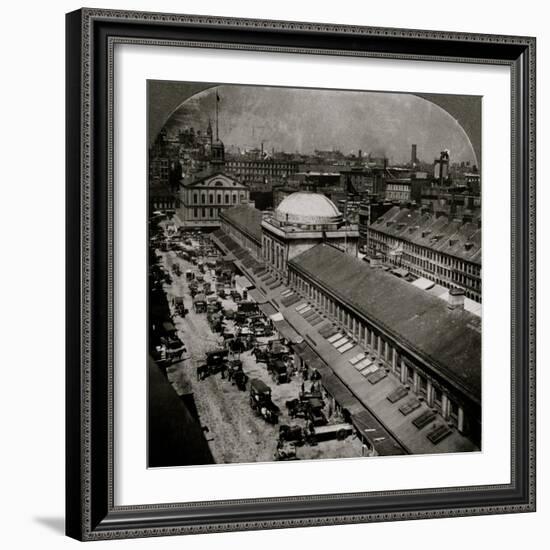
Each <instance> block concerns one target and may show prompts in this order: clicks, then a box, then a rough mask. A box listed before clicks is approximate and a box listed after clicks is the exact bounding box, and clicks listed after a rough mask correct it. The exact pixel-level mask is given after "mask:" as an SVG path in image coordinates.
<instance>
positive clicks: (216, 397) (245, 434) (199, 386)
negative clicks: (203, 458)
mask: <svg viewBox="0 0 550 550" xmlns="http://www.w3.org/2000/svg"><path fill="white" fill-rule="evenodd" d="M163 262H164V265H165V267H166V268H167V269H168V270H169V271H170V273H171V274H172V279H173V281H172V284H171V285H169V286H167V287H166V290H167V294H168V297H169V298H170V297H171V296H183V297H184V303H185V307H186V308H187V309H188V310H189V313H188V314H187V315H186V317H185V318H184V319H183V318H181V317H179V316H175V318H174V319H175V322H174V324H175V326H176V328H177V329H178V331H179V335H180V338H181V339H182V341H183V342H184V343H185V346H186V348H187V353H186V355H185V356H184V359H183V360H182V361H180V362H179V363H174V364H173V365H171V366H170V367H169V368H168V370H167V375H168V379H169V381H170V382H171V384H172V385H173V387H174V388H175V390H176V392H177V393H178V394H179V395H183V394H188V393H193V394H194V400H195V404H196V407H197V412H198V415H199V418H200V423H201V425H202V426H203V429H205V431H206V439H207V440H208V444H209V446H210V449H211V451H212V455H213V456H214V460H215V461H216V462H217V463H236V462H238V463H245V462H265V461H271V460H273V458H274V455H275V450H276V444H277V438H278V433H279V426H278V425H275V426H273V425H271V424H269V423H267V422H266V421H265V420H264V419H263V418H261V417H259V416H256V414H255V413H254V411H253V410H252V409H251V408H250V405H249V392H248V389H247V391H244V392H243V391H239V390H238V389H237V387H236V386H235V385H233V384H232V383H231V382H229V381H228V380H227V379H222V378H221V376H220V374H217V375H212V376H209V377H208V378H206V379H205V380H202V381H199V380H197V376H196V368H197V366H199V365H200V364H203V363H204V357H205V353H206V352H207V351H210V350H213V349H216V348H218V347H220V345H221V343H222V341H221V338H220V337H219V336H218V335H217V334H215V333H213V331H212V330H211V329H210V326H209V325H208V322H207V319H206V314H204V313H202V314H197V313H195V312H194V311H193V307H192V300H191V296H190V294H189V289H188V286H187V282H186V281H185V271H186V270H187V269H193V270H194V271H197V268H196V266H193V265H192V264H191V263H190V262H187V261H185V260H182V259H180V258H178V257H177V256H176V254H175V253H174V252H167V253H163ZM174 263H178V264H179V266H180V269H181V273H182V275H181V276H179V277H178V276H176V275H175V274H173V273H172V264H174ZM205 279H206V280H211V275H210V274H208V273H207V274H206V276H205ZM224 308H226V309H227V308H233V309H236V304H235V303H234V302H232V301H231V300H224ZM264 341H267V339H264ZM240 359H241V360H242V362H243V370H244V371H245V372H246V374H247V375H248V376H249V377H250V378H259V379H261V380H263V381H264V382H265V383H266V384H268V385H269V386H270V387H271V388H272V399H273V402H274V403H275V404H276V405H277V406H278V407H279V408H280V410H281V416H280V419H279V425H280V424H296V423H298V424H302V425H303V424H304V421H303V420H302V419H294V420H291V419H290V418H289V417H288V415H287V412H286V407H285V402H286V401H287V400H289V399H293V398H295V397H297V396H298V392H299V390H300V386H301V383H302V380H301V377H299V376H295V377H293V378H292V379H291V381H290V382H289V383H286V384H280V385H277V384H276V383H275V382H273V380H272V379H271V376H270V375H269V373H268V372H267V369H266V365H265V364H263V363H256V361H255V358H254V356H253V355H252V354H251V352H250V351H249V352H245V353H243V354H241V355H240ZM306 384H307V382H306ZM358 456H361V444H360V442H359V440H358V439H357V438H356V437H355V436H350V437H348V438H347V439H346V440H344V441H337V440H333V441H327V442H323V443H320V444H318V445H316V446H314V447H312V446H307V445H304V446H302V447H298V448H297V457H298V458H300V459H314V458H345V457H358Z"/></svg>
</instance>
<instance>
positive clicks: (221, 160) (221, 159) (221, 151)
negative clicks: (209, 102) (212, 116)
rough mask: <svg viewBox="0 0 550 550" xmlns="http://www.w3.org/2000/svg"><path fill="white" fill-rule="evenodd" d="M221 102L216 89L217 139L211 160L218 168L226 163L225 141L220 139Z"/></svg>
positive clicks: (213, 145) (213, 143)
mask: <svg viewBox="0 0 550 550" xmlns="http://www.w3.org/2000/svg"><path fill="white" fill-rule="evenodd" d="M219 103H220V96H219V95H218V92H217V91H216V139H215V140H214V141H213V142H212V148H211V153H210V155H211V157H210V162H211V164H212V165H213V166H215V167H216V168H218V169H221V168H222V167H223V165H224V164H225V147H224V145H223V142H222V141H220V135H219V120H218V118H219Z"/></svg>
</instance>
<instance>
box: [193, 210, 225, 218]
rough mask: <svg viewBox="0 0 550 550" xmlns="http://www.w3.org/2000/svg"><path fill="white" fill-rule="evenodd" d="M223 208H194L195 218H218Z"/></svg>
mask: <svg viewBox="0 0 550 550" xmlns="http://www.w3.org/2000/svg"><path fill="white" fill-rule="evenodd" d="M221 211H222V209H221V208H193V219H195V220H207V219H217V218H218V217H219V213H220V212H221Z"/></svg>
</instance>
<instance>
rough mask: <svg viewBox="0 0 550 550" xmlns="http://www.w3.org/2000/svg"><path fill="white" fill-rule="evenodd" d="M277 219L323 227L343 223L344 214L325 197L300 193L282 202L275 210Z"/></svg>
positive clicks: (318, 194) (304, 192) (305, 192)
mask: <svg viewBox="0 0 550 550" xmlns="http://www.w3.org/2000/svg"><path fill="white" fill-rule="evenodd" d="M275 219H277V220H278V221H280V222H283V223H284V222H286V223H296V224H305V225H318V224H319V225H321V224H332V223H338V222H340V221H342V214H341V213H340V211H339V210H338V208H337V207H336V205H335V204H334V203H333V202H332V201H331V200H330V199H329V198H327V197H325V195H321V194H320V193H311V192H307V191H299V192H297V193H292V194H291V195H289V196H288V197H286V198H285V199H283V200H282V201H281V204H279V206H278V207H277V209H276V210H275Z"/></svg>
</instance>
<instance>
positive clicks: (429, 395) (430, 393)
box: [426, 380, 434, 407]
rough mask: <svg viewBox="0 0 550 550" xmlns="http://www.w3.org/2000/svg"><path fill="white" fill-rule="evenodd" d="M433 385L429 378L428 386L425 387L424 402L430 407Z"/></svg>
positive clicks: (432, 400) (432, 401)
mask: <svg viewBox="0 0 550 550" xmlns="http://www.w3.org/2000/svg"><path fill="white" fill-rule="evenodd" d="M433 389H434V388H433V386H432V383H431V381H430V380H428V387H427V389H426V403H427V404H428V406H430V407H432V406H433V404H434V392H433Z"/></svg>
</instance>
